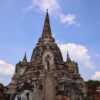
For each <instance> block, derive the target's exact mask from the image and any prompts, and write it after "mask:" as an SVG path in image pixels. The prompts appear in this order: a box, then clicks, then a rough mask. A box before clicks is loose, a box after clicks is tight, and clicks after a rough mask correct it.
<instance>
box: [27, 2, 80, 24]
mask: <svg viewBox="0 0 100 100" xmlns="http://www.w3.org/2000/svg"><path fill="white" fill-rule="evenodd" d="M31 2H32V4H31V5H30V6H28V7H27V8H26V10H31V9H35V10H36V11H41V12H46V9H49V12H50V14H53V15H54V16H55V17H56V18H58V19H59V20H60V22H61V23H63V24H65V25H67V26H69V25H76V26H80V23H79V22H77V17H76V15H75V14H64V13H62V12H61V5H60V3H61V2H62V1H61V0H31Z"/></svg>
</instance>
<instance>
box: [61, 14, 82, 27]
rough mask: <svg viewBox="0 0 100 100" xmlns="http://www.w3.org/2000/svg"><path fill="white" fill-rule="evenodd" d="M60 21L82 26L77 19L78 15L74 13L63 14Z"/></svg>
mask: <svg viewBox="0 0 100 100" xmlns="http://www.w3.org/2000/svg"><path fill="white" fill-rule="evenodd" d="M60 21H61V22H62V23H64V24H66V25H72V24H75V25H77V26H80V23H78V22H77V21H76V15H74V14H68V15H64V14H61V16H60Z"/></svg>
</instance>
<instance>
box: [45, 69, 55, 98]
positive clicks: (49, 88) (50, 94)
mask: <svg viewBox="0 0 100 100" xmlns="http://www.w3.org/2000/svg"><path fill="white" fill-rule="evenodd" d="M53 83H54V79H53V76H52V72H51V71H49V70H46V71H45V79H44V86H45V87H44V95H45V97H44V100H55V96H54V95H55V92H54V84H53Z"/></svg>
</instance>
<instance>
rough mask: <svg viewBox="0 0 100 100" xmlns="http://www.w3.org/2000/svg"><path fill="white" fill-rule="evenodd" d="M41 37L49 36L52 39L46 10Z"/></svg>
mask: <svg viewBox="0 0 100 100" xmlns="http://www.w3.org/2000/svg"><path fill="white" fill-rule="evenodd" d="M42 36H51V37H52V34H51V27H50V20H49V13H48V9H47V12H46V17H45V22H44V27H43V32H42Z"/></svg>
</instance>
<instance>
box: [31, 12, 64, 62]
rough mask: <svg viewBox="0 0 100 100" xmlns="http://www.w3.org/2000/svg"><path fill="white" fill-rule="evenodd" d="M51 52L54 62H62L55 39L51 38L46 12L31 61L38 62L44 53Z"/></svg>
mask: <svg viewBox="0 0 100 100" xmlns="http://www.w3.org/2000/svg"><path fill="white" fill-rule="evenodd" d="M46 51H50V52H51V51H52V54H53V56H54V61H55V62H56V61H58V62H62V61H63V58H62V54H61V52H60V49H59V47H58V46H57V44H56V43H55V39H54V38H53V36H52V32H51V27H50V20H49V13H48V10H47V13H46V17H45V22H44V27H43V32H42V35H41V37H40V38H39V40H38V43H37V45H36V47H35V48H34V50H33V53H32V57H31V61H32V62H34V61H37V60H38V61H39V60H42V59H43V55H44V52H46Z"/></svg>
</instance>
